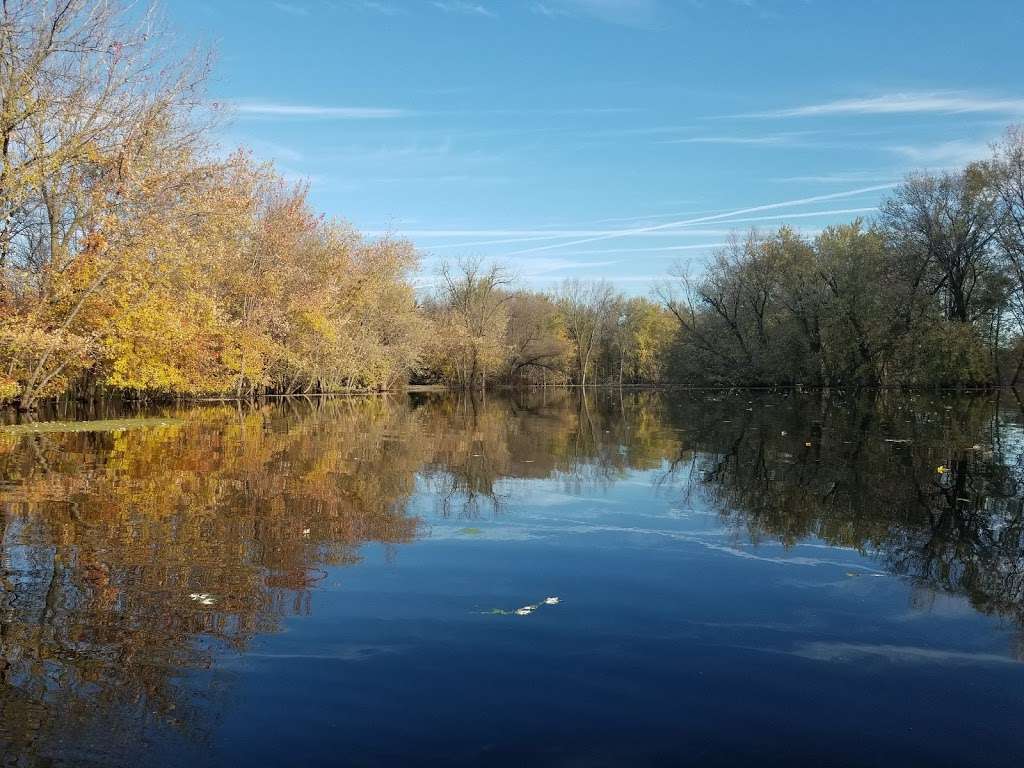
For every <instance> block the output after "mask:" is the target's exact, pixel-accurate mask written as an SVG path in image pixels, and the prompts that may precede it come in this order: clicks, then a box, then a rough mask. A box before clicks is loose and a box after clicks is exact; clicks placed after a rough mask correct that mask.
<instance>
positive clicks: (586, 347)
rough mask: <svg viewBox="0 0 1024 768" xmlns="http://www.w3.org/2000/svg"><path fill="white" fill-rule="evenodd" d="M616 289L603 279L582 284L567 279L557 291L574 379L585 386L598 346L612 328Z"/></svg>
mask: <svg viewBox="0 0 1024 768" xmlns="http://www.w3.org/2000/svg"><path fill="white" fill-rule="evenodd" d="M616 299H617V297H616V295H615V291H614V290H613V289H612V287H611V285H609V284H608V283H606V282H604V281H599V282H593V283H585V282H581V281H579V280H566V281H565V282H564V283H563V284H562V287H561V289H560V290H559V293H558V306H559V309H560V310H561V312H562V318H563V322H564V324H565V330H566V335H567V336H568V337H569V342H570V343H571V344H572V348H573V352H574V355H575V358H576V378H577V381H578V382H579V385H580V386H581V387H585V386H586V385H587V373H588V372H589V371H590V368H591V365H592V363H593V361H594V358H595V356H596V353H597V351H598V347H599V345H600V343H601V341H602V339H604V337H605V336H606V334H608V332H609V331H610V329H611V326H612V323H613V320H614V315H613V312H614V309H615V304H616Z"/></svg>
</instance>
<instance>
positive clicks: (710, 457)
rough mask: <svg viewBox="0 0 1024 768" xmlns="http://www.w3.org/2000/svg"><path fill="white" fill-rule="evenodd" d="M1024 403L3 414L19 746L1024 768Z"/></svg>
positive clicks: (413, 406) (11, 673) (503, 761)
mask: <svg viewBox="0 0 1024 768" xmlns="http://www.w3.org/2000/svg"><path fill="white" fill-rule="evenodd" d="M1022 412H1024V411H1022V409H1021V406H1020V405H1019V404H1018V403H1017V402H1016V401H1015V400H1014V399H1013V398H1012V397H1011V396H1007V395H1005V394H1003V395H1001V396H995V395H992V396H988V395H986V396H977V397H971V398H953V397H923V396H917V397H912V396H906V395H896V394H893V393H887V394H883V395H881V396H875V397H864V398H858V399H847V398H840V397H836V396H832V397H826V396H822V395H818V394H796V393H793V394H789V395H778V394H775V395H769V394H751V393H747V392H741V393H731V394H730V393H707V394H688V395H678V396H669V397H663V396H656V395H647V394H645V395H636V394H634V395H622V396H619V395H617V394H615V395H612V394H609V393H596V394H592V395H589V396H588V397H587V398H586V399H582V398H580V397H579V396H578V395H576V394H571V393H567V392H565V391H552V390H549V391H547V392H541V391H536V392H530V393H526V394H519V395H515V396H501V397H498V396H491V395H489V396H488V397H486V398H485V399H479V398H478V399H472V398H467V397H458V396H451V395H411V396H392V397H374V398H339V399H324V400H291V401H283V402H276V403H272V404H266V405H262V406H259V407H251V406H249V407H236V406H233V405H209V406H202V407H192V408H162V409H161V408H156V409H152V408H151V409H145V410H142V409H126V408H121V409H115V408H108V409H100V410H97V411H95V412H89V413H84V412H73V411H70V412H61V413H55V414H50V415H48V418H51V419H52V420H54V421H59V422H62V423H61V424H51V425H48V426H47V427H45V428H42V429H39V428H35V427H29V428H21V429H14V430H7V431H0V504H2V507H0V509H2V515H0V754H2V758H0V765H5V766H6V765H12V766H189V767H190V768H193V767H194V768H199V767H201V766H238V765H253V766H257V765H259V766H263V765H265V766H319V765H355V766H379V765H416V764H446V765H509V766H518V765H523V764H531V765H558V766H562V765H571V766H612V765H624V766H629V765H691V764H692V765H739V764H758V765H776V764H777V765H829V766H846V765H849V766H883V765H884V766H889V765H901V766H910V765H928V766H947V765H948V766H954V765H955V766H963V765H979V766H1002V765H1006V766H1010V765H1019V763H1020V758H1021V756H1022V755H1024V730H1022V729H1021V727H1020V726H1021V721H1022V717H1024V663H1022V660H1024V634H1022V628H1024V508H1022V498H1024V486H1022V485H1021V483H1022V481H1024V426H1022V425H1024V417H1022ZM85 417H89V418H92V419H97V421H91V422H89V423H86V418H85ZM548 598H557V602H556V601H555V600H554V599H552V600H547V599H548Z"/></svg>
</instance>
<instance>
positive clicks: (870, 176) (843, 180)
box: [771, 171, 900, 184]
mask: <svg viewBox="0 0 1024 768" xmlns="http://www.w3.org/2000/svg"><path fill="white" fill-rule="evenodd" d="M899 175H900V174H898V173H894V172H892V171H889V172H886V171H839V172H836V173H823V174H818V175H808V176H780V177H777V178H774V179H771V181H774V182H779V183H783V184H864V183H867V182H872V181H879V182H881V181H893V180H894V179H895V177H897V176H899Z"/></svg>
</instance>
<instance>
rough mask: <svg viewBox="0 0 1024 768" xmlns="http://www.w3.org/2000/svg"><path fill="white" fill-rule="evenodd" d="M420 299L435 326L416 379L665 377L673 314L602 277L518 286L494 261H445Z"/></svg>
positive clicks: (476, 384)
mask: <svg viewBox="0 0 1024 768" xmlns="http://www.w3.org/2000/svg"><path fill="white" fill-rule="evenodd" d="M440 277H441V279H440V284H439V286H438V288H437V290H436V291H435V292H434V293H433V294H432V295H431V296H429V297H428V298H427V299H426V300H425V301H424V302H423V312H424V315H425V317H426V319H427V321H428V322H429V323H430V325H431V327H432V329H433V333H432V334H431V337H430V341H429V343H428V344H427V345H426V347H425V348H424V353H423V358H422V365H421V368H420V370H419V374H418V379H419V380H424V381H436V382H444V383H447V384H449V385H452V386H456V387H459V388H462V389H469V388H480V387H484V386H486V385H487V384H488V383H504V384H545V383H546V384H565V383H576V384H581V385H587V384H592V383H605V384H608V383H614V384H618V385H624V384H630V385H632V384H652V383H657V382H660V381H662V380H663V378H664V370H663V368H664V363H665V362H666V360H667V359H668V352H669V345H670V343H671V342H672V340H673V338H674V336H675V333H676V324H675V321H674V319H673V316H672V314H671V313H670V312H669V311H668V310H667V309H666V308H665V307H663V306H661V305H660V304H658V303H655V302H654V301H651V300H649V299H646V298H643V297H626V296H624V295H622V294H620V293H618V292H616V291H615V290H614V289H613V288H612V287H611V286H610V285H609V284H608V283H606V282H582V281H578V280H568V281H566V282H565V283H563V284H562V286H561V287H560V288H559V289H558V290H557V291H553V292H548V293H544V292H537V291H529V290H517V289H515V288H513V286H512V282H513V281H512V279H511V278H510V277H509V274H508V272H507V271H506V270H505V269H504V268H503V267H501V266H500V265H490V266H485V265H484V264H483V263H482V262H480V261H464V262H462V263H460V264H459V265H458V266H457V267H451V266H448V265H445V266H442V268H441V275H440Z"/></svg>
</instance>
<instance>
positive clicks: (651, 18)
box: [531, 0, 659, 27]
mask: <svg viewBox="0 0 1024 768" xmlns="http://www.w3.org/2000/svg"><path fill="white" fill-rule="evenodd" d="M658 6H659V2H658V0H539V1H538V2H535V3H533V5H532V6H531V10H532V11H533V12H534V13H539V14H541V15H543V16H548V17H549V18H556V17H573V16H589V17H591V18H594V19H597V20H599V21H604V22H607V23H609V24H619V25H621V26H626V27H650V26H652V25H653V24H654V22H655V21H656V20H657V17H658Z"/></svg>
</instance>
